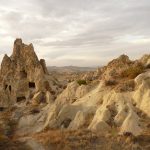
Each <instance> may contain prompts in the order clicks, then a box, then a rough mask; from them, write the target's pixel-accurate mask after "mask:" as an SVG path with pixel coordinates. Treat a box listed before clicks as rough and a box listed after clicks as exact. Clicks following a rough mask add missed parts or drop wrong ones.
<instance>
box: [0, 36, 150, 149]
mask: <svg viewBox="0 0 150 150" xmlns="http://www.w3.org/2000/svg"><path fill="white" fill-rule="evenodd" d="M149 56H150V55H145V56H143V57H142V58H141V59H139V60H135V61H132V60H130V59H129V57H128V56H126V55H121V56H120V57H119V58H116V59H114V60H112V61H111V62H109V63H108V65H106V66H104V67H101V68H98V69H97V70H96V71H91V72H87V73H84V74H83V75H82V74H81V75H79V76H75V78H74V79H73V81H72V82H70V83H68V85H67V87H65V88H64V87H63V86H64V85H61V84H60V83H59V80H57V79H56V77H55V78H54V77H53V76H51V74H49V73H48V70H47V68H46V63H45V60H43V59H41V60H39V59H38V57H37V55H36V54H35V51H34V48H33V45H32V44H29V45H26V44H24V43H22V40H21V39H16V41H15V42H14V49H13V54H12V55H11V56H10V57H8V56H7V55H5V56H4V58H3V61H2V64H1V72H0V111H1V112H0V134H4V135H5V136H8V137H9V136H13V137H19V138H18V140H19V141H20V142H24V143H26V145H27V146H30V147H31V148H32V149H33V150H34V149H37V148H39V147H40V149H42V150H45V149H46V150H47V148H45V146H44V145H42V144H41V142H38V140H37V137H38V136H39V137H40V140H41V139H42V138H43V135H45V136H46V137H44V141H47V139H48V138H49V137H51V138H50V139H49V140H50V141H49V140H48V141H49V143H51V141H53V140H54V139H55V138H56V137H55V136H56V135H57V134H58V133H59V132H60V131H61V133H63V132H65V133H66V135H65V136H63V144H64V139H65V138H66V137H67V135H69V136H70V135H71V133H73V134H74V132H78V131H80V130H81V131H82V132H81V133H82V134H83V139H88V140H89V143H90V142H91V141H90V140H91V139H93V136H92V137H89V135H90V134H92V135H93V134H96V135H97V136H99V135H100V136H99V138H100V137H101V136H104V137H102V139H105V140H106V141H107V140H108V141H110V139H109V138H108V139H107V137H106V136H108V135H110V137H112V140H113V139H114V137H115V136H116V137H115V138H117V140H119V142H118V143H119V144H120V143H122V142H124V138H126V137H127V139H128V138H131V139H132V138H135V137H139V136H141V135H145V133H147V132H148V133H150V129H149V126H150V69H149V62H150V57H149ZM61 83H63V82H61ZM65 85H66V83H65ZM55 130H57V131H55ZM85 131H86V132H85ZM49 132H50V133H51V134H48V133H49ZM52 132H55V133H54V138H53V137H52ZM85 135H86V136H88V137H86V138H85V137H84V136H85ZM60 136H61V135H59V138H58V139H60ZM74 136H75V135H74ZM148 137H150V134H148ZM45 138H46V139H45ZM69 138H70V137H67V140H68V139H69ZM73 138H76V137H73ZM94 138H95V136H94ZM118 138H119V139H118ZM58 139H57V138H56V141H55V142H56V143H57V142H58V141H59V140H58ZM102 139H101V140H102ZM115 140H116V139H115ZM71 141H73V140H71ZM94 141H95V139H94ZM55 142H52V143H53V144H54V143H55ZM59 142H60V141H59ZM95 142H96V141H95ZM136 142H137V139H136ZM97 143H98V144H100V143H99V142H97ZM97 143H96V144H97ZM108 143H109V142H108ZM118 143H117V144H118ZM53 144H52V145H50V146H53ZM59 144H60V143H58V145H59ZM106 144H107V142H106V143H105V146H106ZM132 144H135V141H134V142H133V143H132ZM56 145H57V144H56ZM56 145H55V146H54V149H56ZM74 145H75V144H74ZM85 145H88V144H87V143H86V144H85ZM120 145H121V146H122V144H120ZM120 145H118V147H117V148H116V149H123V148H122V147H121V146H120ZM124 145H126V146H127V147H126V149H129V147H130V148H133V147H132V146H131V145H130V146H129V145H128V144H126V143H125V144H124ZM61 146H62V145H61ZM63 146H64V145H63ZM101 146H102V145H101ZM105 146H104V147H105ZM111 146H112V145H111ZM134 146H135V145H134ZM141 146H143V145H142V144H141ZM146 146H147V145H146ZM146 146H145V147H146ZM46 147H48V146H46ZM137 147H138V146H137ZM145 147H144V148H145ZM147 147H148V146H147ZM82 148H83V147H82ZM82 148H81V149H82ZM100 148H101V147H100ZM148 148H149V147H148ZM91 149H93V148H91Z"/></svg>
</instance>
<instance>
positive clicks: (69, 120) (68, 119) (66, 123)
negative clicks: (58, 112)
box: [61, 118, 72, 128]
mask: <svg viewBox="0 0 150 150" xmlns="http://www.w3.org/2000/svg"><path fill="white" fill-rule="evenodd" d="M71 121H72V120H71V119H70V118H66V119H65V120H64V121H62V123H61V128H68V127H69V125H70V123H71Z"/></svg>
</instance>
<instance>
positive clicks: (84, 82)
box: [77, 80, 87, 85]
mask: <svg viewBox="0 0 150 150" xmlns="http://www.w3.org/2000/svg"><path fill="white" fill-rule="evenodd" d="M77 83H78V84H79V85H87V82H86V80H78V81H77Z"/></svg>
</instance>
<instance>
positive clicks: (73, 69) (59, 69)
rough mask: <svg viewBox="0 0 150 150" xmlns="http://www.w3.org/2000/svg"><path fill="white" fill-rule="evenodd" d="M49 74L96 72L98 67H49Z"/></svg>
mask: <svg viewBox="0 0 150 150" xmlns="http://www.w3.org/2000/svg"><path fill="white" fill-rule="evenodd" d="M47 68H48V71H49V72H53V71H56V72H68V73H69V72H70V73H71V72H72V73H73V72H86V71H94V70H95V69H96V67H78V66H64V67H57V66H48V67H47Z"/></svg>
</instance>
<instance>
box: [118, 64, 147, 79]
mask: <svg viewBox="0 0 150 150" xmlns="http://www.w3.org/2000/svg"><path fill="white" fill-rule="evenodd" d="M143 72H144V66H143V65H142V64H141V63H138V64H136V65H132V66H130V67H129V68H128V69H126V70H124V71H123V72H121V77H122V78H128V79H134V78H135V77H137V76H138V75H139V74H141V73H143Z"/></svg>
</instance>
